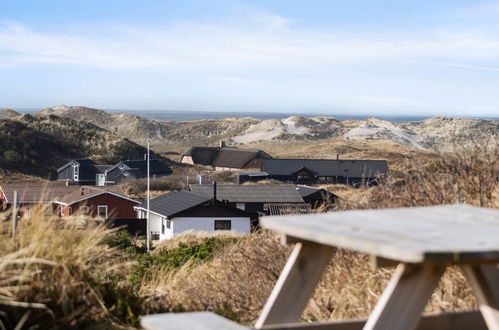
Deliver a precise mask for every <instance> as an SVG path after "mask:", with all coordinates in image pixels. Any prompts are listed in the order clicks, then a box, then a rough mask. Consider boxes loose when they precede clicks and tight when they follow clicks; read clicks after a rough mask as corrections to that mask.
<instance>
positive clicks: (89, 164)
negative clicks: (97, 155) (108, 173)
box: [57, 158, 99, 173]
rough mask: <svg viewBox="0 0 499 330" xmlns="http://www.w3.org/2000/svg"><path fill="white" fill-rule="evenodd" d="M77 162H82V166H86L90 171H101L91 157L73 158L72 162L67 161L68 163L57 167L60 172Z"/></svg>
mask: <svg viewBox="0 0 499 330" xmlns="http://www.w3.org/2000/svg"><path fill="white" fill-rule="evenodd" d="M75 162H77V163H78V164H80V168H84V169H86V170H88V171H90V172H96V173H97V172H99V169H98V168H97V167H96V164H95V162H94V161H93V160H91V159H89V158H84V159H73V160H71V161H70V162H67V163H66V164H64V165H63V166H61V167H59V168H58V169H57V172H60V171H62V170H64V169H65V168H66V167H68V166H70V165H73V164H74V163H75Z"/></svg>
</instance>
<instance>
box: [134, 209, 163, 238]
mask: <svg viewBox="0 0 499 330" xmlns="http://www.w3.org/2000/svg"><path fill="white" fill-rule="evenodd" d="M137 217H138V218H140V219H147V212H146V211H142V210H140V211H138V212H137ZM161 218H162V217H160V216H159V215H157V214H154V213H151V214H150V216H149V219H150V223H149V226H150V230H151V233H160V235H161Z"/></svg>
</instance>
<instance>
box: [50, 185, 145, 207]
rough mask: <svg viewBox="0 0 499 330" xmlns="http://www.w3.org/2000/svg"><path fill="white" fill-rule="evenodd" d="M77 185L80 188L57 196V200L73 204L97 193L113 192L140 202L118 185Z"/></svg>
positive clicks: (118, 195)
mask: <svg viewBox="0 0 499 330" xmlns="http://www.w3.org/2000/svg"><path fill="white" fill-rule="evenodd" d="M77 187H78V189H76V190H74V191H72V192H70V193H69V194H67V195H64V196H62V197H59V198H56V201H57V202H60V203H63V204H68V205H71V204H73V203H75V202H77V201H80V200H85V199H89V198H92V197H94V196H97V195H101V194H105V193H112V194H113V195H115V196H117V197H120V198H124V199H128V200H131V201H134V202H136V203H138V201H135V200H133V199H131V198H128V197H126V196H125V194H124V192H123V190H121V188H120V187H117V186H107V187H92V186H77Z"/></svg>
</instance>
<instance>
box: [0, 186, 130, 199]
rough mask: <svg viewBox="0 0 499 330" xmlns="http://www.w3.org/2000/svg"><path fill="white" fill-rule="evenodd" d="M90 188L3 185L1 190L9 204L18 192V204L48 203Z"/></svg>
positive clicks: (115, 189)
mask: <svg viewBox="0 0 499 330" xmlns="http://www.w3.org/2000/svg"><path fill="white" fill-rule="evenodd" d="M81 187H88V186H78V185H73V186H62V185H61V186H48V185H2V186H0V189H2V191H3V192H4V194H5V197H6V198H7V202H8V203H12V202H13V199H14V191H17V201H18V203H47V202H52V201H54V200H56V199H58V198H61V197H63V196H65V195H67V194H70V193H72V192H74V191H75V190H78V189H80V188H81ZM109 190H113V191H115V192H119V191H121V189H120V188H119V187H115V186H112V187H111V186H110V187H109Z"/></svg>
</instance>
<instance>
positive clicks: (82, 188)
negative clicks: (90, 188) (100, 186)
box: [81, 187, 85, 196]
mask: <svg viewBox="0 0 499 330" xmlns="http://www.w3.org/2000/svg"><path fill="white" fill-rule="evenodd" d="M84 189H85V187H81V196H83V193H84Z"/></svg>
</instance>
